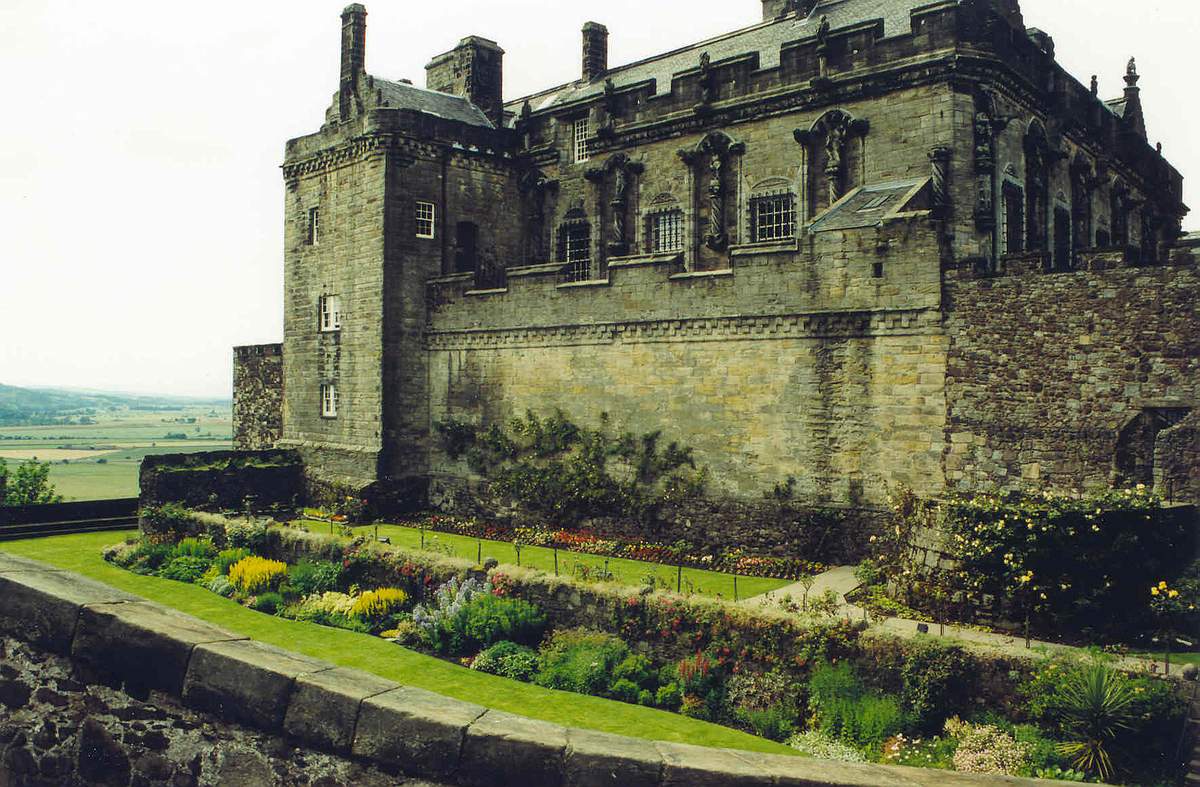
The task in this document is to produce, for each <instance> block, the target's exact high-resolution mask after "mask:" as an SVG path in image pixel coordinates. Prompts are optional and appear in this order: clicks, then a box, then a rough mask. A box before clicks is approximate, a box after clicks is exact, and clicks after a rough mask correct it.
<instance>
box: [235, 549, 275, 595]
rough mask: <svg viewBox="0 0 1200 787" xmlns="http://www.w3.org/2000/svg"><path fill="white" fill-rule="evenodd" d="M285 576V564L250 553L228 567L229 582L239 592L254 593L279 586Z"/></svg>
mask: <svg viewBox="0 0 1200 787" xmlns="http://www.w3.org/2000/svg"><path fill="white" fill-rule="evenodd" d="M285 577H287V564H286V563H281V562H280V561H278V560H268V559H267V558H265V557H258V556H256V555H251V556H250V557H246V558H242V559H241V560H239V561H238V562H237V563H234V564H233V565H232V566H230V568H229V582H230V584H232V585H233V586H234V587H235V588H237V590H238V592H239V593H245V594H251V595H252V594H256V593H261V592H263V591H265V590H272V589H274V588H277V587H279V583H281V582H283V580H284V578H285Z"/></svg>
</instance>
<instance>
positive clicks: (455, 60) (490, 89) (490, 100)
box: [425, 36, 504, 126]
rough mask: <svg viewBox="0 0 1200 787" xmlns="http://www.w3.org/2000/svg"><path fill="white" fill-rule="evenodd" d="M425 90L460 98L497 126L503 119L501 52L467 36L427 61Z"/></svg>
mask: <svg viewBox="0 0 1200 787" xmlns="http://www.w3.org/2000/svg"><path fill="white" fill-rule="evenodd" d="M425 87H427V88H429V89H430V90H437V91H439V92H442V93H452V94H453V95H456V96H462V97H463V98H465V99H467V100H468V101H470V102H471V103H472V104H474V105H475V106H477V107H479V108H480V109H481V110H483V114H485V115H487V117H488V120H490V121H492V122H493V123H495V124H496V125H497V126H500V125H501V124H502V122H503V119H504V50H503V49H501V48H500V46H499V44H497V43H496V42H495V41H492V40H489V39H487V38H481V37H480V36H468V37H466V38H464V39H463V40H462V41H459V42H458V46H456V47H454V49H451V50H450V51H449V52H446V53H445V54H442V55H438V56H437V57H435V58H434V59H433V60H431V61H429V65H427V66H425Z"/></svg>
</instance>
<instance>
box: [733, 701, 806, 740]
mask: <svg viewBox="0 0 1200 787" xmlns="http://www.w3.org/2000/svg"><path fill="white" fill-rule="evenodd" d="M735 718H736V719H737V720H738V721H740V722H742V723H743V724H745V725H746V726H748V727H749V728H750V729H751V730H753V731H754V734H755V735H758V736H760V737H763V738H769V739H770V740H773V741H785V740H787V739H788V738H789V737H790V736H791V735H792V733H793V732H795V729H796V716H795V713H794V712H793V711H792V710H791V709H789V708H780V707H775V708H761V709H760V708H738V710H737V711H736V713H735Z"/></svg>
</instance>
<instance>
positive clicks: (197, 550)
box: [175, 538, 217, 562]
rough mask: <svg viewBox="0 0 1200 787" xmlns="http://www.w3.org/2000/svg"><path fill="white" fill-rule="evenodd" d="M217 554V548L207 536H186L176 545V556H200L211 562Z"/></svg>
mask: <svg viewBox="0 0 1200 787" xmlns="http://www.w3.org/2000/svg"><path fill="white" fill-rule="evenodd" d="M216 554H217V548H216V547H215V546H213V542H212V541H211V540H209V539H207V538H185V539H183V540H182V541H180V542H179V543H178V544H176V545H175V557H199V558H204V559H205V560H208V561H209V562H211V561H212V559H213V558H214V557H215V556H216Z"/></svg>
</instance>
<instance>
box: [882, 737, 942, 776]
mask: <svg viewBox="0 0 1200 787" xmlns="http://www.w3.org/2000/svg"><path fill="white" fill-rule="evenodd" d="M957 748H958V741H957V740H955V739H954V738H928V739H922V738H909V737H906V736H904V735H897V736H896V737H894V738H889V739H888V740H887V741H886V742H885V743H884V744H883V756H882V757H881V758H880V762H885V763H887V764H888V765H907V766H909V767H910V768H940V769H943V770H954V751H955V749H957Z"/></svg>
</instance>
